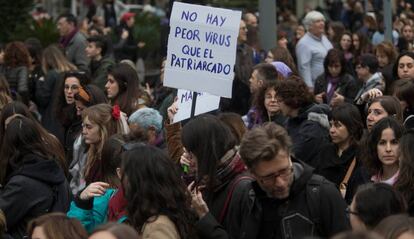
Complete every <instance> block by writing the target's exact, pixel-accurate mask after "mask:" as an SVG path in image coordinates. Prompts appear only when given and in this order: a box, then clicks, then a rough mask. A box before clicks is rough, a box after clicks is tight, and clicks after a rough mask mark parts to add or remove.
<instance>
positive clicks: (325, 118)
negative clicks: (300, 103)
mask: <svg viewBox="0 0 414 239" xmlns="http://www.w3.org/2000/svg"><path fill="white" fill-rule="evenodd" d="M329 115H330V109H329V106H328V105H327V104H314V103H312V104H310V105H308V106H306V107H303V108H302V109H300V110H299V114H298V116H297V117H295V118H291V119H289V124H292V123H293V124H297V125H299V124H300V123H302V122H303V121H305V120H311V121H315V122H317V123H319V124H320V125H321V126H322V127H324V128H326V129H328V130H329V128H330V125H329Z"/></svg>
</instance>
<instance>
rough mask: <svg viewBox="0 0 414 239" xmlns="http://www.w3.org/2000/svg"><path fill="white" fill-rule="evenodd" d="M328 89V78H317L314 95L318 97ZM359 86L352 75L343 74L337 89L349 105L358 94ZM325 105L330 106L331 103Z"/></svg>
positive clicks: (323, 75) (323, 76)
mask: <svg viewBox="0 0 414 239" xmlns="http://www.w3.org/2000/svg"><path fill="white" fill-rule="evenodd" d="M327 89H328V79H327V78H326V76H325V74H322V75H320V76H318V78H316V82H315V88H314V94H315V95H317V94H319V93H322V92H326V91H327ZM358 89H359V88H358V84H357V82H356V81H355V79H354V77H352V76H351V75H350V74H347V73H346V74H343V75H342V76H341V78H340V79H339V82H338V85H337V87H336V91H337V93H338V94H340V95H342V96H343V97H345V101H346V102H348V103H352V102H353V101H354V98H355V96H356V94H357V93H358ZM323 103H325V104H329V103H330V102H326V99H325V100H324V102H323Z"/></svg>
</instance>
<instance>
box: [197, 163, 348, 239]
mask: <svg viewBox="0 0 414 239" xmlns="http://www.w3.org/2000/svg"><path fill="white" fill-rule="evenodd" d="M293 165H294V181H293V184H292V186H291V188H290V194H289V197H288V198H287V199H283V200H278V199H271V198H268V197H267V194H266V193H265V192H264V191H263V190H262V189H261V188H260V186H259V185H258V184H257V182H256V181H253V182H250V183H248V184H247V186H248V187H245V188H244V190H246V189H247V191H248V193H247V194H245V193H242V198H240V199H239V200H238V202H237V204H234V205H233V206H234V207H232V208H231V210H229V222H230V223H229V224H228V225H227V226H226V229H224V227H223V226H221V225H219V224H215V225H211V226H210V227H208V228H205V230H206V231H205V232H204V233H205V234H206V235H209V234H213V233H215V235H214V238H234V239H236V238H237V239H255V238H260V239H267V238H272V239H273V238H277V239H287V238H291V239H296V238H304V237H312V236H314V237H330V236H332V235H335V234H336V233H338V232H341V231H345V230H348V229H349V228H350V226H349V220H348V218H347V217H346V214H345V208H346V203H345V202H344V200H343V199H342V198H341V194H340V193H339V191H338V190H337V189H336V188H335V186H334V185H333V184H332V183H331V182H329V181H328V180H326V179H323V178H322V177H320V176H315V175H314V174H313V169H312V168H311V167H309V166H308V165H306V164H304V163H302V162H295V163H294V164H293ZM315 178H316V179H317V180H318V181H319V182H320V186H319V190H318V193H319V197H315V198H318V199H319V201H318V202H315V203H319V205H316V206H313V205H312V204H310V203H309V202H308V201H307V198H308V197H307V196H308V195H307V193H308V189H307V187H308V181H310V180H311V179H312V180H316V179H315ZM312 189H315V188H312ZM314 191H315V190H312V192H314ZM311 205H312V206H313V207H312V209H311ZM318 209H319V211H316V210H318ZM312 210H313V211H314V212H313V213H314V214H312V212H311V211H312ZM315 214H317V215H315ZM206 219H207V218H206ZM210 220H211V218H210ZM210 222H211V221H210ZM207 225H208V224H207ZM208 230H209V231H208ZM202 238H203V237H202Z"/></svg>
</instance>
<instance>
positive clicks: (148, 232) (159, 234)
mask: <svg viewBox="0 0 414 239" xmlns="http://www.w3.org/2000/svg"><path fill="white" fill-rule="evenodd" d="M142 237H143V238H154V239H155V238H157V239H158V238H160V239H163V238H169V239H179V238H180V236H179V234H178V231H177V228H176V226H175V224H174V222H173V221H171V219H170V218H168V217H167V216H165V215H158V216H154V217H151V218H149V219H148V220H147V223H145V225H144V226H143V227H142Z"/></svg>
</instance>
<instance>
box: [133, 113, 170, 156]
mask: <svg viewBox="0 0 414 239" xmlns="http://www.w3.org/2000/svg"><path fill="white" fill-rule="evenodd" d="M128 123H129V127H130V128H131V132H134V129H135V127H139V128H141V129H142V130H144V132H145V134H146V135H147V137H148V143H149V144H151V145H154V146H156V147H158V148H161V149H163V148H165V141H164V137H163V132H162V129H163V128H162V116H161V114H160V113H159V112H158V111H157V110H155V109H153V108H141V109H138V110H137V111H135V112H134V113H132V114H131V116H129V118H128Z"/></svg>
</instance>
